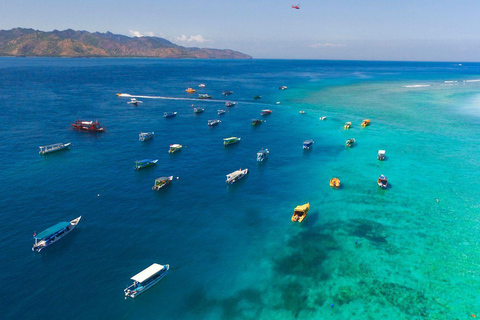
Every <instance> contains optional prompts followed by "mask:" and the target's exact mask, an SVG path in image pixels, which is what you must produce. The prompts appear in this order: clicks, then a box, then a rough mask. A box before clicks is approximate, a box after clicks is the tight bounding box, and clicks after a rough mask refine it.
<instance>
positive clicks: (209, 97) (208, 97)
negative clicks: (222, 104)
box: [198, 93, 212, 99]
mask: <svg viewBox="0 0 480 320" xmlns="http://www.w3.org/2000/svg"><path fill="white" fill-rule="evenodd" d="M198 99H212V96H211V95H209V94H206V93H200V94H199V95H198Z"/></svg>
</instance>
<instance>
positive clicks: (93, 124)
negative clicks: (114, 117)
mask: <svg viewBox="0 0 480 320" xmlns="http://www.w3.org/2000/svg"><path fill="white" fill-rule="evenodd" d="M71 126H72V127H73V129H75V130H79V131H89V132H105V131H106V129H105V127H104V126H102V125H100V123H98V120H95V121H86V120H75V123H72V124H71Z"/></svg>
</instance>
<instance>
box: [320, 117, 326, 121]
mask: <svg viewBox="0 0 480 320" xmlns="http://www.w3.org/2000/svg"><path fill="white" fill-rule="evenodd" d="M319 119H320V120H322V121H324V120H327V117H320V118H319Z"/></svg>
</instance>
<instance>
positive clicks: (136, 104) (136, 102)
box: [127, 98, 143, 107]
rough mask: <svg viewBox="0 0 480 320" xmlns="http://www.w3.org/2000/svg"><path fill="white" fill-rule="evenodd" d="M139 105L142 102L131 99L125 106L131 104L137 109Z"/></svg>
mask: <svg viewBox="0 0 480 320" xmlns="http://www.w3.org/2000/svg"><path fill="white" fill-rule="evenodd" d="M139 103H143V101H140V100H137V99H135V98H131V99H130V101H128V102H127V104H131V105H133V106H135V107H138V104H139Z"/></svg>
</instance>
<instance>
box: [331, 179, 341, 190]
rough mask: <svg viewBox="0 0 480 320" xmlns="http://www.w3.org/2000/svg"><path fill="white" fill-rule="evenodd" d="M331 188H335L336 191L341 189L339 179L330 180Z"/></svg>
mask: <svg viewBox="0 0 480 320" xmlns="http://www.w3.org/2000/svg"><path fill="white" fill-rule="evenodd" d="M330 187H332V188H335V189H338V188H340V179H338V178H332V179H330Z"/></svg>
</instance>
